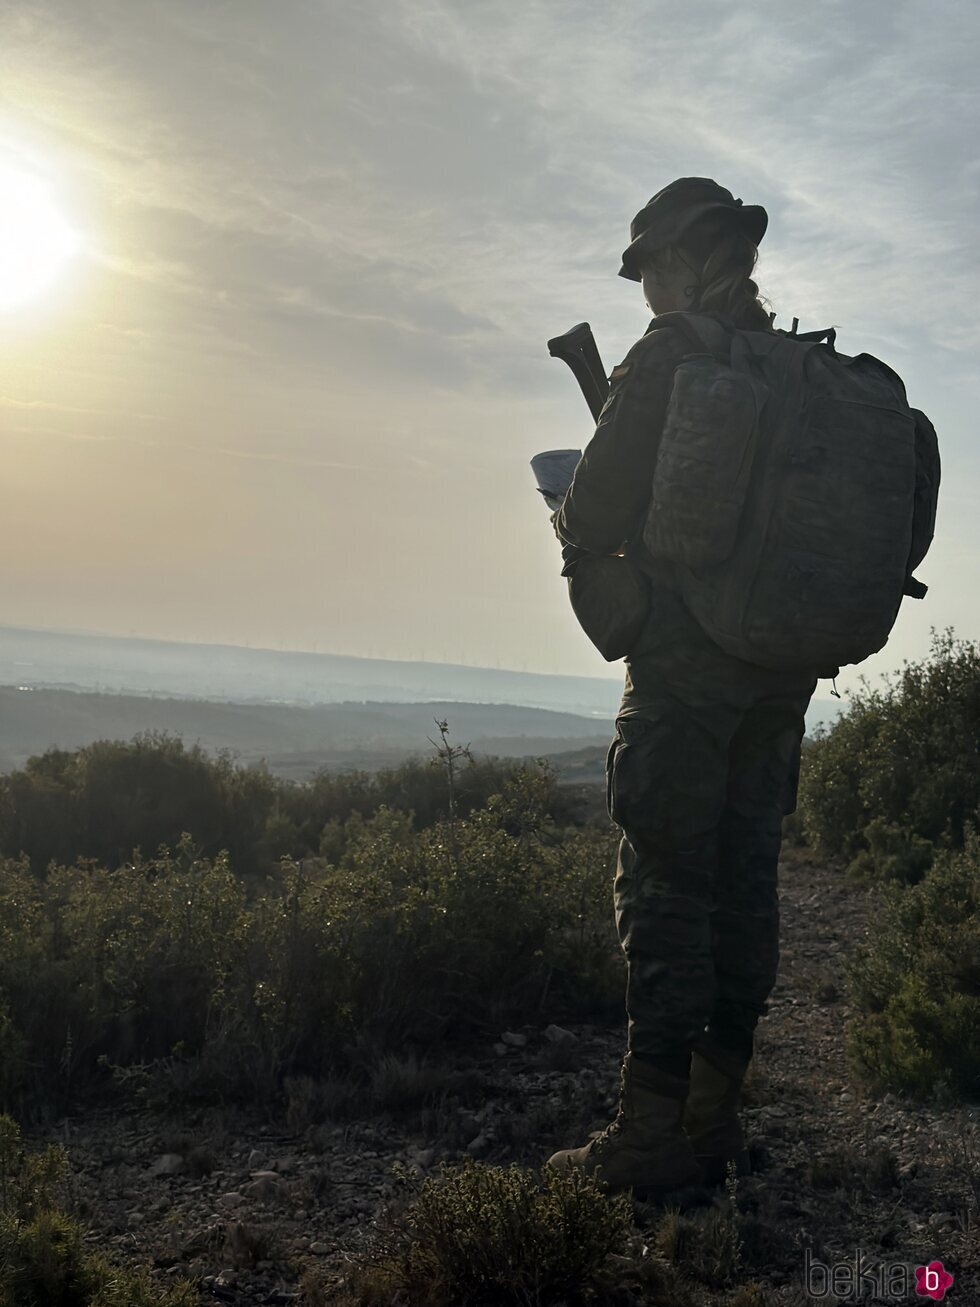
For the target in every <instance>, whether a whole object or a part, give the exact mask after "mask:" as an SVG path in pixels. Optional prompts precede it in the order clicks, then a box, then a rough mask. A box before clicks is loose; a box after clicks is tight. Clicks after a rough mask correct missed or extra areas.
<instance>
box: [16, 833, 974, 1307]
mask: <svg viewBox="0 0 980 1307" xmlns="http://www.w3.org/2000/svg"><path fill="white" fill-rule="evenodd" d="M780 893H781V905H782V906H781V915H782V958H781V963H780V975H779V980H778V982H777V985H776V989H775V990H774V993H773V996H772V1000H771V1004H772V1011H771V1013H770V1015H769V1016H768V1017H767V1018H766V1019H765V1020H764V1021H763V1022H762V1023H761V1024H760V1027H759V1032H758V1037H757V1057H756V1060H755V1063H754V1067H753V1072H752V1075H751V1077H750V1081H749V1084H748V1086H747V1093H746V1105H745V1107H744V1109H743V1119H744V1122H745V1125H746V1132H747V1136H748V1139H749V1144H750V1148H751V1150H752V1152H753V1156H754V1158H755V1161H756V1163H757V1167H758V1171H757V1174H755V1175H754V1176H752V1177H751V1178H749V1179H746V1180H742V1181H740V1182H739V1185H738V1193H737V1202H738V1206H739V1209H740V1211H741V1212H743V1213H744V1215H745V1219H746V1228H745V1237H744V1239H743V1270H744V1276H745V1279H746V1280H749V1279H754V1280H756V1281H757V1282H759V1283H760V1284H761V1285H762V1286H763V1288H764V1289H765V1291H766V1297H765V1301H766V1304H767V1307H768V1305H769V1304H772V1305H773V1307H775V1305H776V1304H793V1307H797V1305H801V1304H803V1303H810V1302H817V1301H820V1302H824V1303H833V1302H835V1299H834V1298H832V1297H828V1298H823V1299H815V1298H811V1297H807V1296H805V1294H804V1291H803V1283H804V1281H803V1277H804V1250H805V1249H806V1248H809V1249H810V1250H811V1251H810V1256H811V1258H819V1259H820V1260H822V1261H823V1262H824V1263H826V1264H828V1265H830V1264H831V1263H833V1262H848V1263H850V1264H851V1265H853V1264H854V1262H855V1258H856V1257H857V1256H858V1255H859V1251H860V1255H861V1257H862V1258H863V1263H862V1264H863V1266H864V1267H865V1268H868V1267H869V1266H870V1267H871V1268H872V1269H874V1268H875V1267H882V1274H883V1273H884V1268H883V1264H884V1263H889V1264H891V1263H906V1264H910V1265H911V1266H912V1267H914V1266H915V1265H917V1264H919V1263H925V1262H928V1261H931V1260H933V1259H934V1258H939V1259H941V1260H942V1261H943V1263H944V1265H945V1266H946V1267H947V1269H949V1270H951V1271H952V1272H953V1273H954V1275H955V1277H956V1278H955V1284H954V1289H953V1290H952V1291H951V1292H950V1293H949V1294H948V1296H947V1301H948V1302H950V1303H951V1304H952V1307H980V1211H978V1204H980V1176H978V1168H980V1124H978V1123H980V1104H973V1105H972V1106H971V1105H958V1106H955V1107H938V1106H920V1105H915V1104H909V1103H904V1104H903V1103H902V1102H899V1101H896V1100H895V1099H894V1098H892V1097H891V1096H885V1097H884V1098H882V1099H872V1098H867V1097H862V1096H861V1095H860V1094H859V1093H858V1092H857V1091H856V1090H855V1089H854V1088H853V1087H851V1086H849V1085H848V1082H847V1072H846V1066H845V1061H844V1038H843V1036H844V1023H845V1019H846V1017H847V1012H848V1009H847V1004H846V1002H845V1000H844V997H843V980H842V965H843V962H844V960H845V959H846V957H847V956H848V954H849V952H850V951H851V950H852V948H853V947H854V945H855V944H856V943H857V942H858V941H859V940H860V939H861V937H862V935H863V932H864V928H865V923H866V921H867V920H868V917H869V914H870V913H872V912H873V911H874V906H875V899H874V894H873V893H872V892H869V891H867V890H864V889H861V888H857V887H853V886H849V885H848V884H846V883H845V882H844V881H843V879H842V878H841V877H840V876H839V875H837V874H835V873H832V872H830V871H827V870H826V869H822V868H819V867H816V866H812V865H809V864H807V863H806V862H803V861H800V860H798V859H794V858H793V857H792V855H789V856H788V860H787V862H785V863H784V864H783V866H782V869H781V888H780ZM624 1028H625V1017H624ZM501 1033H503V1032H501ZM553 1034H554V1032H553V1031H552V1035H553ZM571 1034H573V1035H574V1036H575V1039H574V1040H567V1041H565V1042H554V1040H553V1039H549V1038H548V1037H546V1035H545V1033H544V1029H543V1026H542V1023H540V1022H539V1023H536V1024H534V1025H528V1026H523V1027H519V1028H517V1029H516V1030H514V1031H511V1032H508V1042H506V1043H499V1044H498V1045H497V1047H496V1048H494V1047H493V1046H492V1045H490V1046H488V1047H487V1048H486V1049H485V1050H482V1051H480V1050H478V1051H477V1055H474V1056H467V1057H465V1058H462V1059H457V1060H456V1061H455V1062H454V1064H453V1067H452V1069H451V1070H448V1071H447V1072H446V1077H447V1079H446V1082H445V1092H444V1093H443V1095H442V1096H441V1098H439V1099H438V1101H436V1102H435V1105H433V1104H432V1100H431V1099H430V1102H429V1105H428V1106H424V1107H423V1108H421V1109H420V1110H416V1111H410V1112H407V1113H406V1112H404V1111H403V1112H401V1113H399V1114H398V1115H397V1116H395V1115H393V1114H391V1113H386V1114H384V1113H383V1114H379V1115H378V1116H377V1117H374V1118H367V1119H365V1118H362V1119H360V1120H357V1121H350V1122H347V1123H346V1124H330V1123H327V1124H321V1125H316V1124H312V1125H308V1126H307V1128H305V1129H304V1128H303V1125H304V1123H303V1120H302V1104H301V1103H299V1104H297V1105H296V1107H295V1109H294V1113H293V1117H292V1124H293V1128H292V1129H291V1130H290V1129H287V1128H286V1127H285V1126H284V1125H281V1124H280V1125H278V1126H277V1125H276V1124H270V1123H268V1122H267V1121H263V1120H262V1119H258V1120H257V1119H254V1118H251V1119H250V1118H248V1117H247V1116H244V1115H242V1114H236V1113H232V1112H227V1111H225V1112H216V1111H208V1112H202V1113H197V1114H187V1115H186V1116H185V1117H184V1118H183V1119H181V1120H179V1121H174V1120H170V1121H162V1120H161V1119H160V1118H159V1117H151V1116H149V1115H147V1114H145V1113H138V1112H132V1113H129V1114H124V1115H120V1114H119V1113H111V1114H110V1113H106V1114H103V1115H91V1116H88V1117H86V1118H85V1119H72V1120H70V1121H67V1122H63V1123H60V1124H59V1126H58V1128H57V1129H54V1130H49V1131H46V1132H36V1133H35V1139H37V1140H38V1141H40V1140H41V1139H44V1138H47V1139H59V1140H61V1141H62V1142H63V1143H65V1144H66V1145H67V1147H68V1150H69V1156H70V1160H71V1166H72V1190H73V1199H74V1203H75V1206H76V1211H77V1212H78V1214H79V1215H80V1217H81V1219H82V1220H83V1221H84V1222H86V1223H87V1224H88V1225H89V1227H90V1230H91V1233H90V1236H89V1238H90V1241H91V1242H92V1243H93V1244H94V1245H98V1246H102V1247H105V1248H107V1249H109V1250H112V1251H115V1252H117V1253H119V1254H121V1255H122V1256H124V1257H125V1258H126V1259H127V1260H128V1259H132V1260H133V1261H134V1262H136V1263H139V1264H143V1265H146V1264H151V1265H154V1266H155V1267H156V1271H155V1273H156V1274H157V1275H159V1276H160V1278H161V1279H162V1280H167V1279H169V1278H170V1277H172V1276H174V1275H178V1274H189V1275H192V1276H194V1277H195V1278H198V1279H199V1280H200V1282H201V1283H202V1284H203V1285H205V1286H206V1287H207V1289H208V1292H209V1293H210V1294H211V1295H213V1298H214V1300H216V1301H218V1300H220V1301H225V1302H233V1303H242V1304H244V1303H283V1302H292V1301H296V1296H297V1285H298V1282H299V1279H300V1277H301V1275H302V1274H303V1272H304V1270H306V1269H307V1268H309V1267H310V1266H313V1265H316V1266H318V1267H319V1268H320V1269H321V1270H322V1271H326V1272H328V1273H333V1274H335V1275H336V1276H337V1277H339V1276H340V1274H341V1272H342V1270H343V1267H344V1265H345V1262H344V1250H345V1249H347V1248H350V1247H356V1246H357V1245H360V1244H363V1242H364V1241H365V1240H366V1239H368V1238H369V1237H370V1235H371V1220H372V1218H373V1217H374V1216H376V1215H378V1214H380V1213H381V1212H382V1210H383V1204H384V1201H385V1199H386V1197H388V1196H390V1195H391V1194H392V1193H393V1192H396V1191H397V1188H398V1186H397V1184H396V1182H395V1180H394V1178H393V1175H392V1170H391V1168H392V1164H393V1163H394V1162H396V1161H400V1162H402V1163H403V1164H404V1165H405V1166H407V1167H409V1168H411V1167H416V1168H417V1169H418V1171H419V1172H420V1173H422V1174H424V1173H427V1172H431V1171H432V1170H433V1169H434V1168H435V1167H437V1166H438V1163H439V1162H440V1160H442V1159H444V1158H446V1159H449V1160H451V1161H452V1160H457V1161H458V1160H460V1159H461V1158H463V1157H465V1156H467V1155H468V1154H469V1155H473V1156H477V1157H480V1158H482V1159H483V1160H484V1161H487V1162H490V1163H497V1162H499V1163H504V1164H506V1163H508V1162H510V1161H514V1160H516V1161H518V1162H520V1163H521V1164H523V1165H530V1166H540V1165H541V1163H542V1162H543V1161H544V1159H545V1158H546V1157H547V1156H548V1155H549V1153H550V1152H551V1151H552V1150H553V1149H554V1148H555V1147H559V1146H564V1145H566V1144H568V1143H569V1142H576V1141H578V1142H581V1141H582V1140H584V1139H585V1138H586V1134H585V1133H583V1131H587V1130H589V1129H596V1128H599V1127H601V1126H602V1125H604V1124H605V1123H606V1121H608V1120H609V1119H610V1112H609V1109H610V1107H612V1106H613V1105H614V1103H615V1095H616V1090H617V1086H618V1080H619V1063H620V1059H621V1055H622V1050H623V1042H622V1035H621V1033H620V1031H618V1030H605V1029H596V1028H595V1027H591V1026H575V1027H573V1028H572V1031H571ZM511 1036H513V1038H511ZM522 1040H523V1041H524V1042H523V1043H522V1042H521V1041H522ZM971 1150H972V1153H971ZM166 1159H169V1160H166ZM855 1301H856V1299H855ZM862 1301H864V1302H865V1303H866V1304H869V1305H870V1304H871V1303H874V1302H876V1301H878V1299H876V1298H874V1297H870V1296H869V1297H865V1298H864V1299H863V1300H862ZM880 1301H882V1302H895V1301H897V1300H896V1299H895V1298H894V1297H892V1298H883V1299H881V1300H880ZM909 1301H929V1300H928V1299H918V1298H915V1297H914V1296H913V1297H912V1298H911V1299H909Z"/></svg>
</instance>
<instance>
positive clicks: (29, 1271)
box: [0, 1116, 200, 1307]
mask: <svg viewBox="0 0 980 1307" xmlns="http://www.w3.org/2000/svg"><path fill="white" fill-rule="evenodd" d="M66 1168H67V1155H66V1153H65V1150H64V1149H63V1148H62V1147H61V1146H60V1145H58V1144H52V1145H51V1146H49V1147H48V1148H47V1149H46V1150H45V1151H44V1152H43V1153H39V1154H37V1153H30V1152H28V1151H27V1150H26V1149H25V1148H24V1147H23V1145H22V1143H21V1138H20V1130H19V1128H18V1126H17V1124H16V1122H14V1121H13V1120H12V1119H11V1118H10V1117H9V1116H0V1307H193V1304H195V1303H199V1302H200V1297H199V1295H198V1294H197V1292H196V1291H195V1290H194V1288H193V1286H192V1285H191V1284H189V1283H188V1282H186V1281H185V1282H183V1283H181V1284H179V1285H176V1286H175V1287H173V1288H170V1289H167V1290H160V1289H157V1288H156V1287H155V1286H154V1284H153V1282H152V1280H151V1279H150V1277H149V1275H148V1274H147V1273H146V1272H144V1271H141V1272H131V1271H126V1270H123V1269H122V1268H120V1267H118V1266H115V1265H114V1264H113V1263H112V1262H110V1261H109V1260H108V1259H107V1258H105V1257H103V1256H101V1255H100V1254H97V1253H92V1252H90V1251H89V1250H88V1249H86V1247H85V1242H84V1231H83V1230H82V1228H81V1227H80V1226H79V1225H78V1223H77V1222H76V1221H74V1220H73V1219H72V1218H71V1217H70V1216H68V1215H67V1214H66V1213H65V1212H64V1211H62V1210H61V1208H60V1206H59V1203H60V1202H61V1201H63V1193H64V1184H65V1173H66Z"/></svg>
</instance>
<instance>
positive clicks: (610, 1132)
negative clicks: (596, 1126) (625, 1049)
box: [592, 1062, 626, 1153]
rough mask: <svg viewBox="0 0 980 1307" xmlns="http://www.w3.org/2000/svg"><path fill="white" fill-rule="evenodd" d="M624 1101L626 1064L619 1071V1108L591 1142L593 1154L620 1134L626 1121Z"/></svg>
mask: <svg viewBox="0 0 980 1307" xmlns="http://www.w3.org/2000/svg"><path fill="white" fill-rule="evenodd" d="M625 1101H626V1063H625V1062H624V1063H623V1065H622V1067H621V1068H620V1071H619V1106H618V1108H617V1109H616V1116H615V1117H614V1119H613V1120H612V1121H610V1122H609V1124H608V1125H607V1126H606V1128H605V1129H604V1130H602V1131H600V1132H599V1134H597V1135H596V1137H595V1139H594V1140H593V1141H592V1147H593V1151H594V1152H596V1153H599V1152H601V1151H602V1150H603V1149H604V1148H605V1147H606V1145H607V1144H609V1143H610V1142H611V1141H612V1140H613V1139H615V1137H616V1136H617V1135H619V1134H622V1130H623V1123H624V1121H625V1119H626V1113H625V1111H624V1109H623V1104H624V1103H625Z"/></svg>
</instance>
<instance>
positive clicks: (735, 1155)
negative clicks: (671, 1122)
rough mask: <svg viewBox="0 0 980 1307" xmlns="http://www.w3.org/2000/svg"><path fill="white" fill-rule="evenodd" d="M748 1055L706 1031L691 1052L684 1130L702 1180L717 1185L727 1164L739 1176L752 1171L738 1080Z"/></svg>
mask: <svg viewBox="0 0 980 1307" xmlns="http://www.w3.org/2000/svg"><path fill="white" fill-rule="evenodd" d="M750 1060H751V1058H750V1057H746V1056H745V1055H744V1054H741V1053H737V1052H735V1051H734V1050H733V1049H728V1048H722V1047H720V1046H719V1045H718V1044H715V1043H713V1042H712V1041H711V1040H710V1039H709V1038H707V1037H706V1036H702V1037H701V1039H700V1040H699V1041H698V1042H697V1043H696V1044H695V1045H694V1051H693V1052H692V1054H691V1089H690V1093H689V1094H688V1096H687V1103H686V1105H685V1109H684V1130H685V1131H686V1133H687V1137H688V1139H690V1141H691V1147H692V1150H693V1152H694V1155H695V1157H696V1158H697V1160H698V1164H699V1165H700V1167H701V1169H702V1171H703V1172H704V1176H705V1181H706V1182H707V1183H708V1184H710V1185H717V1184H721V1183H722V1182H723V1181H724V1180H725V1178H726V1175H727V1168H728V1163H729V1162H730V1161H734V1162H735V1168H736V1174H737V1175H742V1176H744V1175H751V1173H752V1166H751V1162H750V1160H749V1151H748V1148H747V1147H746V1145H745V1137H744V1136H743V1134H742V1126H741V1123H740V1122H739V1119H738V1108H739V1103H740V1101H741V1094H742V1082H743V1080H744V1079H745V1073H746V1071H747V1070H748V1065H749V1062H750Z"/></svg>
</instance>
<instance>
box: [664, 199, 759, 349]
mask: <svg viewBox="0 0 980 1307" xmlns="http://www.w3.org/2000/svg"><path fill="white" fill-rule="evenodd" d="M758 257H759V249H758V246H757V245H756V244H755V242H754V241H752V240H751V238H750V237H748V236H746V235H745V233H744V232H741V231H737V230H733V228H732V227H731V226H730V225H728V224H725V223H723V222H720V221H719V220H718V219H717V218H714V217H708V218H702V219H701V220H700V221H699V222H696V223H693V224H692V225H691V227H690V228H689V229H688V230H687V231H686V232H685V233H684V237H683V244H679V245H678V246H668V247H666V248H665V249H662V250H658V251H657V252H656V253H655V254H654V255H653V256H652V261H653V262H654V264H655V266H659V267H662V268H664V267H671V266H676V264H677V262H678V261H679V262H680V263H681V264H686V265H687V266H688V267H692V265H693V270H695V272H696V270H697V269H700V272H696V282H695V285H694V287H693V290H694V297H693V299H692V301H691V304H690V307H691V308H692V309H693V310H694V311H695V312H710V313H722V314H725V315H726V316H727V317H729V318H731V319H732V321H733V322H734V323H735V325H736V326H737V327H743V328H745V329H746V330H748V331H772V322H771V321H770V318H769V313H768V312H767V310H766V308H765V301H763V300H762V298H761V297H760V295H759V287H758V286H757V285H756V283H755V282H754V281H753V280H752V273H753V272H754V271H755V265H756V261H757V260H758Z"/></svg>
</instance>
